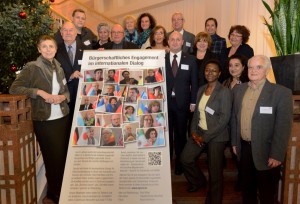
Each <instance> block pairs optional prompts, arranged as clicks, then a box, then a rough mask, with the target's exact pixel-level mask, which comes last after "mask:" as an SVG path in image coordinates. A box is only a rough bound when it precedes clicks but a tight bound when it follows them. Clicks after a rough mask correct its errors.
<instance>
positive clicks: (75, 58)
mask: <svg viewBox="0 0 300 204" xmlns="http://www.w3.org/2000/svg"><path fill="white" fill-rule="evenodd" d="M61 36H62V38H63V40H64V42H63V43H60V44H58V46H57V47H58V48H57V52H56V56H55V58H56V59H57V60H58V61H59V63H60V64H61V66H62V68H63V70H64V72H65V77H66V80H67V81H66V82H67V85H68V89H69V92H70V102H69V108H70V119H71V122H72V120H73V114H74V108H75V103H76V96H77V89H78V82H79V78H80V77H82V74H81V73H80V68H81V59H82V55H83V50H84V49H86V47H85V45H84V44H82V43H81V41H78V40H76V36H77V30H76V27H75V25H74V24H73V23H71V22H65V23H64V24H63V25H62V28H61Z"/></svg>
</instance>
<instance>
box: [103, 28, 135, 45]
mask: <svg viewBox="0 0 300 204" xmlns="http://www.w3.org/2000/svg"><path fill="white" fill-rule="evenodd" d="M124 37H125V34H124V28H123V27H122V26H121V25H120V24H115V25H114V26H113V27H112V29H111V42H108V43H105V44H104V45H103V46H101V47H100V48H104V49H105V50H115V49H139V47H138V46H137V45H136V44H134V43H132V42H127V41H125V40H124Z"/></svg>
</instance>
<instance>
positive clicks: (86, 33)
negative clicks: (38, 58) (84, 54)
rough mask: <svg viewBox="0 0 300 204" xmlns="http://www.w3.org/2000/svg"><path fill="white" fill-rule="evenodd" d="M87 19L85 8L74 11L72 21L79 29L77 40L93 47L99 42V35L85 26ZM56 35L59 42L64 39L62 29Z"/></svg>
mask: <svg viewBox="0 0 300 204" xmlns="http://www.w3.org/2000/svg"><path fill="white" fill-rule="evenodd" d="M85 20H86V15H85V11H84V10H82V9H75V10H74V11H73V13H72V22H73V23H74V25H75V27H76V30H77V36H76V40H79V41H81V42H82V43H83V44H84V45H85V46H86V47H87V48H88V49H92V47H93V46H95V45H96V44H97V36H96V35H95V34H94V33H93V32H92V31H91V30H90V29H89V28H87V27H85V26H84V24H85ZM54 37H55V40H56V42H57V44H60V43H62V42H63V41H64V40H63V38H62V35H61V32H60V31H57V33H55V36H54Z"/></svg>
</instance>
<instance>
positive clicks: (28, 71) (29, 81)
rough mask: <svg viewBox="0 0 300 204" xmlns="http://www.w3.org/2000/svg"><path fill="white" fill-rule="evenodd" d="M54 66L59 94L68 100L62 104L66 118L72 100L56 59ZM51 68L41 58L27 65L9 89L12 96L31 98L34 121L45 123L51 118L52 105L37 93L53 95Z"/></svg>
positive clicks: (48, 63)
mask: <svg viewBox="0 0 300 204" xmlns="http://www.w3.org/2000/svg"><path fill="white" fill-rule="evenodd" d="M53 64H54V65H55V70H56V75H57V81H58V83H59V86H60V90H59V94H60V95H65V97H66V99H67V100H65V101H63V102H62V103H60V107H61V111H62V113H63V115H64V116H65V115H67V114H68V113H69V107H68V104H67V103H68V101H69V100H70V94H69V90H68V87H67V84H66V80H65V75H64V71H63V69H62V68H61V66H60V64H59V62H58V61H57V60H56V59H53ZM51 67H52V66H51V63H50V61H48V60H46V59H45V58H44V57H42V56H39V57H38V58H37V60H36V61H32V62H29V63H27V64H26V65H25V67H24V68H23V70H22V71H21V73H20V74H19V75H18V76H17V78H16V80H15V81H14V82H13V84H12V85H11V87H10V89H9V93H10V94H21V95H26V96H28V97H30V98H31V104H32V120H37V121H43V120H47V119H48V118H49V117H50V113H51V104H49V103H46V102H45V99H43V98H42V97H40V96H38V95H37V91H38V89H40V90H43V91H45V92H47V93H50V94H51V93H52V77H53V74H52V73H53V72H52V68H51Z"/></svg>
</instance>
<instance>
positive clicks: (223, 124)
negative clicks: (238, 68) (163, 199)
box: [180, 59, 232, 203]
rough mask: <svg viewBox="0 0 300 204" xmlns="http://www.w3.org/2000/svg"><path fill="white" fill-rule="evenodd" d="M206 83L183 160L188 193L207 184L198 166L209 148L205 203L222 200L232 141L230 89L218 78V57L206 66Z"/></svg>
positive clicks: (197, 106)
mask: <svg viewBox="0 0 300 204" xmlns="http://www.w3.org/2000/svg"><path fill="white" fill-rule="evenodd" d="M204 74H205V79H206V80H207V84H206V85H204V86H202V87H200V88H199V91H198V94H197V102H196V109H195V113H194V117H193V120H192V124H191V132H192V136H191V137H190V138H189V139H188V141H187V143H186V145H185V147H184V150H183V152H182V153H181V158H180V161H181V163H182V167H183V172H184V175H185V177H186V179H187V180H188V182H189V184H190V188H189V189H188V191H189V192H196V191H198V190H199V189H200V188H202V187H205V186H206V178H205V176H204V174H203V172H202V171H201V170H200V169H199V168H198V166H197V165H196V161H197V160H198V157H199V156H200V155H201V153H202V152H203V150H204V149H205V147H207V159H208V173H209V191H208V193H207V197H206V203H222V197H223V156H224V149H225V146H226V143H227V142H228V141H229V131H228V127H227V126H228V122H229V119H230V114H231V104H232V100H231V97H232V96H231V92H230V90H229V89H228V88H226V87H224V86H222V85H221V83H220V82H219V81H218V79H219V77H220V75H221V65H220V63H219V61H217V60H213V59H212V60H208V61H207V62H206V65H205V70H204Z"/></svg>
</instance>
